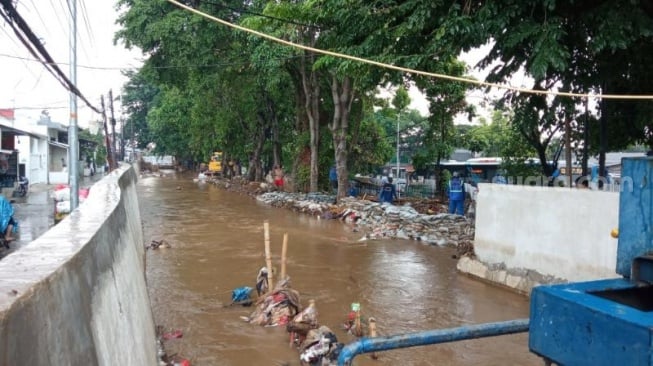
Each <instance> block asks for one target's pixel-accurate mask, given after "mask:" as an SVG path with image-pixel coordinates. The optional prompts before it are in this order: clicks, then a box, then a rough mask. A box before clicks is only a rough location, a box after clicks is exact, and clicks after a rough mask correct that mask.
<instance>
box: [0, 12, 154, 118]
mask: <svg viewBox="0 0 653 366" xmlns="http://www.w3.org/2000/svg"><path fill="white" fill-rule="evenodd" d="M37 4H38V5H37ZM114 7H115V1H112V0H77V29H78V32H77V33H78V36H77V65H78V67H77V86H78V89H79V90H80V91H81V92H82V94H83V95H84V96H85V97H86V99H88V100H89V101H90V102H91V104H93V105H94V106H96V107H97V108H98V109H99V108H100V96H101V95H104V96H105V103H107V104H108V99H107V95H108V92H109V90H110V89H111V90H112V92H113V95H114V98H115V97H116V96H118V95H120V90H121V88H122V86H123V84H124V83H125V82H126V81H127V78H125V77H124V76H122V74H121V69H129V68H137V67H139V65H141V64H142V62H141V60H142V59H143V56H142V53H141V52H140V50H138V49H136V50H132V51H129V50H126V49H125V48H124V46H122V45H114V44H113V37H114V34H115V32H116V31H117V30H118V29H119V26H118V25H116V24H115V21H116V19H117V17H118V12H117V11H116V9H115V8H114ZM17 9H18V12H19V14H20V15H21V16H22V17H23V18H24V19H25V21H26V22H27V24H29V26H30V28H31V29H32V31H33V32H34V33H35V34H36V35H37V36H38V37H39V38H40V39H41V41H42V43H43V44H44V47H45V49H46V50H47V51H48V53H49V54H50V56H52V58H53V59H54V60H55V61H56V62H57V63H59V67H60V68H61V70H62V71H63V72H64V73H65V74H66V76H68V77H70V69H69V64H70V46H69V44H70V42H69V34H70V31H69V28H70V27H69V21H70V18H71V16H70V11H69V10H68V5H67V0H19V1H18V6H17ZM89 66H90V67H93V69H91V68H88V67H89ZM0 80H2V84H1V85H2V87H0V108H14V109H15V110H16V111H15V116H16V121H17V122H18V121H21V120H37V119H38V117H39V115H40V114H41V111H42V110H43V109H47V110H48V111H49V113H50V116H51V118H52V120H53V121H55V122H59V123H62V124H64V125H68V123H69V122H70V118H69V115H70V110H69V106H70V97H69V92H68V91H67V90H66V89H65V88H64V87H63V86H62V85H61V84H60V83H59V82H58V81H57V80H56V79H55V78H54V76H52V75H51V74H50V73H49V72H48V71H47V70H46V69H45V67H44V66H43V65H42V64H40V63H39V62H37V61H34V57H33V56H32V55H31V54H30V53H29V52H28V51H27V49H26V48H25V46H24V45H23V44H22V43H20V41H19V40H18V38H17V37H16V35H15V34H14V32H13V30H12V29H11V28H10V27H9V26H8V25H7V24H6V23H5V22H4V20H3V21H2V22H0ZM77 105H78V116H79V117H78V125H79V126H80V127H88V121H91V120H95V121H96V120H100V119H101V118H102V117H101V116H100V115H99V114H98V113H95V112H93V111H92V110H91V109H90V108H89V107H87V106H86V105H85V103H84V102H83V101H82V100H81V99H78V102H77ZM114 112H115V114H116V118H120V116H121V108H120V102H119V101H114Z"/></svg>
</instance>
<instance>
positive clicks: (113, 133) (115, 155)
mask: <svg viewBox="0 0 653 366" xmlns="http://www.w3.org/2000/svg"><path fill="white" fill-rule="evenodd" d="M109 110H110V111H111V150H113V162H114V163H115V164H116V167H118V160H117V159H118V146H117V142H118V139H117V138H116V117H115V116H114V114H113V93H112V92H111V89H109Z"/></svg>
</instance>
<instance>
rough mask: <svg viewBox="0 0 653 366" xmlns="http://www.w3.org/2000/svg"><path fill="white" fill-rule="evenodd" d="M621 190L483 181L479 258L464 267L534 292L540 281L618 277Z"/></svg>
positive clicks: (462, 267) (462, 266) (478, 210)
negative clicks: (612, 233) (615, 235)
mask: <svg viewBox="0 0 653 366" xmlns="http://www.w3.org/2000/svg"><path fill="white" fill-rule="evenodd" d="M618 224H619V194H618V193H615V192H597V191H590V190H578V189H564V188H549V187H530V186H515V185H497V184H480V187H479V194H478V198H477V207H476V237H475V240H474V250H475V252H476V255H477V260H476V261H472V260H468V259H466V260H464V261H461V262H460V263H459V265H458V268H459V270H461V271H462V272H466V273H470V274H472V275H474V276H478V277H481V278H483V279H486V280H491V281H493V282H497V283H500V284H502V285H505V286H508V287H512V288H516V289H518V290H520V291H524V292H530V288H532V287H533V286H534V285H537V284H539V283H549V282H563V281H586V280H593V279H599V278H614V277H618V275H617V274H616V272H615V267H616V258H617V239H614V238H612V237H611V236H610V231H611V230H612V229H613V228H617V227H618Z"/></svg>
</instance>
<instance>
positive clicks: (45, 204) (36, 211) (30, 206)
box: [0, 175, 102, 258]
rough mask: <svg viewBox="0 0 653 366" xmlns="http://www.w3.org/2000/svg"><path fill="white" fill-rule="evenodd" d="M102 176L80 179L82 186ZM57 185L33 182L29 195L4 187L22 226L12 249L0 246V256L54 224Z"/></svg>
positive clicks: (5, 193)
mask: <svg viewBox="0 0 653 366" xmlns="http://www.w3.org/2000/svg"><path fill="white" fill-rule="evenodd" d="M101 178H102V175H96V176H94V177H93V178H92V179H91V178H84V179H83V180H80V182H79V186H80V187H90V186H91V185H93V183H94V182H95V181H97V180H99V179H101ZM55 187H56V185H52V184H32V185H30V187H29V193H28V194H27V197H20V198H15V197H11V193H12V191H13V190H12V189H9V188H3V189H2V194H3V195H4V196H5V197H8V198H9V199H12V200H14V201H15V202H14V219H16V220H17V221H18V225H19V228H20V231H19V234H18V237H17V240H15V241H14V242H12V243H11V245H10V249H8V250H5V249H4V248H0V258H1V257H4V256H5V255H7V254H9V253H11V252H13V251H14V250H17V249H20V248H22V247H23V246H25V245H28V244H29V243H30V242H31V241H32V240H34V239H36V238H38V237H39V236H41V235H43V233H45V232H46V231H48V230H49V229H50V228H51V227H52V226H53V225H54V199H53V198H52V192H53V191H54V188H55Z"/></svg>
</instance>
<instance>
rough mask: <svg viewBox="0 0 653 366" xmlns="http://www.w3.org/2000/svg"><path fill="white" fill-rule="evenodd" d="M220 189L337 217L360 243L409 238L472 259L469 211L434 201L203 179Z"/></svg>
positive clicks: (271, 204)
mask: <svg viewBox="0 0 653 366" xmlns="http://www.w3.org/2000/svg"><path fill="white" fill-rule="evenodd" d="M207 182H210V183H212V184H215V185H216V186H218V187H221V188H223V189H228V190H230V191H236V192H240V193H245V194H248V195H251V196H253V197H255V198H256V200H257V201H258V202H260V203H262V204H266V205H270V206H273V207H280V208H286V209H290V210H293V211H296V212H301V213H305V214H309V215H313V216H318V217H320V218H321V219H340V220H342V221H343V222H345V223H348V224H350V225H352V226H353V230H354V231H359V232H361V234H362V237H361V240H375V239H384V238H388V239H395V238H398V239H409V240H417V241H421V242H423V243H425V244H431V245H439V246H450V247H455V248H457V253H456V255H455V257H458V258H459V257H462V256H470V257H472V258H473V257H475V256H474V220H473V214H472V211H473V207H470V208H469V209H468V210H466V212H469V213H470V214H469V216H470V217H465V216H459V215H452V214H448V213H446V212H447V206H446V204H445V203H444V202H441V201H439V200H437V199H411V198H405V197H404V198H401V199H399V200H398V202H397V204H396V205H388V204H385V205H382V204H380V203H378V202H376V201H375V198H376V197H371V198H370V199H369V200H368V199H365V198H367V197H368V196H367V195H366V196H363V199H361V198H359V197H346V198H342V199H339V200H337V201H336V196H335V195H332V194H326V193H290V192H283V191H278V190H276V189H275V187H274V186H273V185H270V184H267V183H261V182H249V181H247V180H246V179H245V177H241V176H237V177H234V178H231V179H220V178H212V179H210V180H207Z"/></svg>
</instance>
